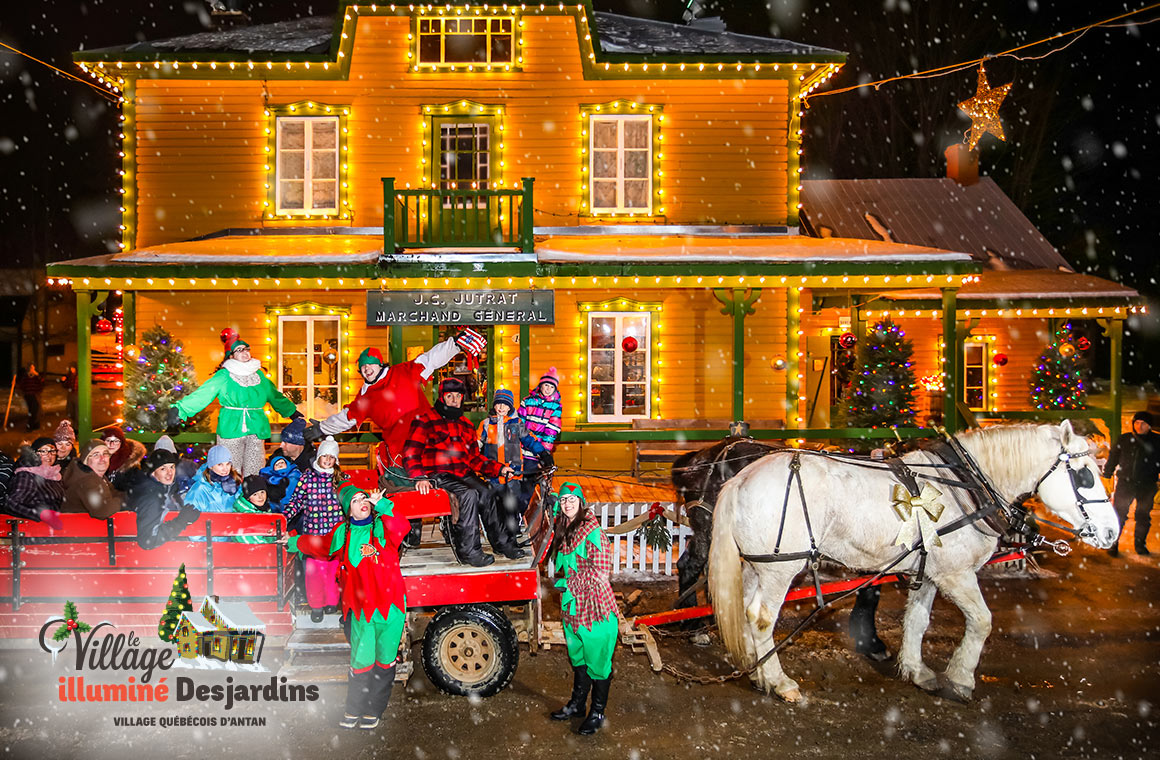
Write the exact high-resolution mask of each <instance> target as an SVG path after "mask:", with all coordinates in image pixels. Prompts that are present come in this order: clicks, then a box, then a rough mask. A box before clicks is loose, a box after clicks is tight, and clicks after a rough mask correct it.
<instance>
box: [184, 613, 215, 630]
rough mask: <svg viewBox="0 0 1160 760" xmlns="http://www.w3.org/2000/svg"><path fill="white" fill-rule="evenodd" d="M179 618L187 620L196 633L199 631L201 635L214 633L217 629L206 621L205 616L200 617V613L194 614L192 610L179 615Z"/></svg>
mask: <svg viewBox="0 0 1160 760" xmlns="http://www.w3.org/2000/svg"><path fill="white" fill-rule="evenodd" d="M181 617H182V618H184V619H185V620H188V621H189V624H190V625H192V626H193V628H194V630H196V631H200V632H202V633H205V632H206V631H216V630H217V627H216V626H215V625H214V624H213V623H211V622H209V621H208V620H206V619H205V616H204V615H202V614H201V613H200V612H194V611H192V610H185V611H184V612H182V613H181Z"/></svg>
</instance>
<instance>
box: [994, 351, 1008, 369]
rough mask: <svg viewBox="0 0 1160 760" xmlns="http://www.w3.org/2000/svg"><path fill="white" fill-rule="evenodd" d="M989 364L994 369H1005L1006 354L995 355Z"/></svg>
mask: <svg viewBox="0 0 1160 760" xmlns="http://www.w3.org/2000/svg"><path fill="white" fill-rule="evenodd" d="M991 363H992V364H994V365H995V366H996V367H1006V366H1007V354H995V355H994V356H992V357H991Z"/></svg>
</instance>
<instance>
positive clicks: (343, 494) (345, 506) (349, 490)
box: [338, 480, 366, 515]
mask: <svg viewBox="0 0 1160 760" xmlns="http://www.w3.org/2000/svg"><path fill="white" fill-rule="evenodd" d="M360 493H361V494H365V493H366V491H362V490H360V489H358V488H355V486H354V484H352V483H351V482H350V481H349V480H348V481H347V482H345V483H343V484H342V486H341V487H339V489H338V503H339V504H341V505H342V512H343V514H346V515H349V514H350V503H351V502H352V501H354V497H355V496H358V495H359V494H360Z"/></svg>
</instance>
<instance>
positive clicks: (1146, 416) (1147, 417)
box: [1132, 411, 1153, 427]
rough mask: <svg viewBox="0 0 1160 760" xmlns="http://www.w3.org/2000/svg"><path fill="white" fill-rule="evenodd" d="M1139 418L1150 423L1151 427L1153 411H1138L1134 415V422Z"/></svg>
mask: <svg viewBox="0 0 1160 760" xmlns="http://www.w3.org/2000/svg"><path fill="white" fill-rule="evenodd" d="M1137 420H1139V421H1140V422H1146V423H1148V426H1149V427H1152V426H1153V422H1152V413H1151V412H1144V411H1140V412H1136V413H1135V414H1133V415H1132V422H1136V421H1137Z"/></svg>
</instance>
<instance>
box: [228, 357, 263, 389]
mask: <svg viewBox="0 0 1160 760" xmlns="http://www.w3.org/2000/svg"><path fill="white" fill-rule="evenodd" d="M222 366H223V367H224V368H225V369H226V371H227V372H229V373H230V379H231V380H233V381H234V382H235V383H237V384H238V385H240V386H242V387H243V388H249V387H251V386H254V385H257V384H258V383H260V382H262V377H261V375H260V374H258V370H260V369H261V368H262V363H261V362H260V361H258V360H257V359H250V360H249V361H248V362H240V361H238V360H237V359H226V360H225V362H224V363H223V364H222Z"/></svg>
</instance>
